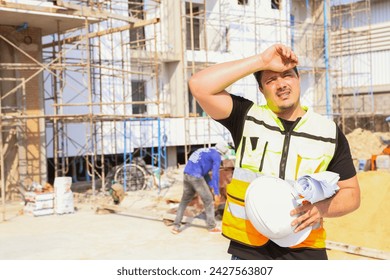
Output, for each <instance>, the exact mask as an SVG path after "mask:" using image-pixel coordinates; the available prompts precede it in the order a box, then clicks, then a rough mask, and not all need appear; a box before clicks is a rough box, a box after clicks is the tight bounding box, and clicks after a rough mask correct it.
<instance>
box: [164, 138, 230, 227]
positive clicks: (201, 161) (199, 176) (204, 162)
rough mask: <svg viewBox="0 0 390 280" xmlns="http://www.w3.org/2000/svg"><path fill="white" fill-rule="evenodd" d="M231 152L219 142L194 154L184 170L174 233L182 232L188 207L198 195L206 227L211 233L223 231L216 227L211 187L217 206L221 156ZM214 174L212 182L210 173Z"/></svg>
mask: <svg viewBox="0 0 390 280" xmlns="http://www.w3.org/2000/svg"><path fill="white" fill-rule="evenodd" d="M228 151H229V148H228V145H227V144H226V143H224V142H219V143H217V144H216V145H215V147H213V148H200V149H198V150H196V151H195V152H193V153H192V154H191V156H190V158H189V159H188V162H187V164H186V166H185V168H184V179H183V180H184V187H183V196H182V198H181V201H180V204H179V208H178V210H177V214H176V218H175V221H174V223H173V228H172V230H171V232H172V233H174V234H177V233H179V232H180V224H181V220H182V219H183V215H184V211H185V209H186V207H187V205H188V204H189V203H190V202H191V201H192V199H193V198H194V196H195V194H196V193H197V194H198V195H199V196H200V198H201V199H202V202H203V204H204V208H205V212H206V225H207V229H208V230H209V232H210V233H219V232H221V230H220V229H219V228H218V227H217V226H216V222H215V216H214V213H215V210H214V203H213V196H212V194H211V191H210V188H209V186H210V187H211V188H212V190H213V193H214V200H215V202H216V204H218V202H219V201H220V192H219V168H220V166H221V161H222V159H221V156H223V155H226V154H227V152H228ZM210 171H211V172H212V176H211V180H210V177H209V172H210Z"/></svg>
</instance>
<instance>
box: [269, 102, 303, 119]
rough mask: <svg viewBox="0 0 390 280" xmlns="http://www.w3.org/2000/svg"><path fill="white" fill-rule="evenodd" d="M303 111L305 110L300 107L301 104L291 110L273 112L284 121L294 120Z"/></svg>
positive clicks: (301, 114) (300, 115)
mask: <svg viewBox="0 0 390 280" xmlns="http://www.w3.org/2000/svg"><path fill="white" fill-rule="evenodd" d="M305 113H306V111H305V110H304V109H303V108H302V107H301V105H299V106H297V107H296V108H294V109H292V110H285V111H281V112H278V113H275V114H276V115H277V116H278V117H279V118H281V119H284V120H286V121H295V120H296V119H298V118H300V117H302V116H303V115H304V114H305Z"/></svg>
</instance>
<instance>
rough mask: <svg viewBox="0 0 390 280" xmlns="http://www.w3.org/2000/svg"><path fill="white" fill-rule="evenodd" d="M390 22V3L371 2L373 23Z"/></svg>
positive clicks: (386, 1) (384, 1) (383, 0)
mask: <svg viewBox="0 0 390 280" xmlns="http://www.w3.org/2000/svg"><path fill="white" fill-rule="evenodd" d="M383 22H390V2H389V1H388V0H380V1H371V23H372V24H377V23H383Z"/></svg>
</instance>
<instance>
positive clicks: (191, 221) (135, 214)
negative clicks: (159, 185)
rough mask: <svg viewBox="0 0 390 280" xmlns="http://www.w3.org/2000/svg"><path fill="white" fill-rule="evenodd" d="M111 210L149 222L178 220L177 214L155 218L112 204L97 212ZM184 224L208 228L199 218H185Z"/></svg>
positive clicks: (103, 206)
mask: <svg viewBox="0 0 390 280" xmlns="http://www.w3.org/2000/svg"><path fill="white" fill-rule="evenodd" d="M104 209H105V210H110V211H113V212H118V213H121V214H122V213H123V214H127V215H129V216H131V217H138V218H142V219H148V220H158V221H161V222H164V221H167V220H168V221H174V220H175V218H176V214H170V213H165V214H164V215H162V216H153V215H149V214H147V213H142V211H140V210H139V209H137V211H136V212H135V211H134V209H128V208H125V207H122V206H120V205H112V204H99V205H98V207H97V211H99V210H104ZM182 223H183V224H188V225H195V226H200V227H205V226H206V223H205V220H203V219H199V218H196V217H188V216H184V217H183V219H182Z"/></svg>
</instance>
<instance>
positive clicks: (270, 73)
mask: <svg viewBox="0 0 390 280" xmlns="http://www.w3.org/2000/svg"><path fill="white" fill-rule="evenodd" d="M289 72H294V69H289V70H286V71H284V72H275V71H271V70H264V71H263V73H262V76H261V79H262V80H266V79H269V78H271V77H273V76H279V75H282V74H283V73H289Z"/></svg>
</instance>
